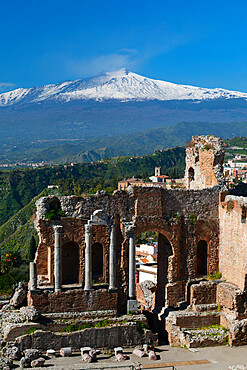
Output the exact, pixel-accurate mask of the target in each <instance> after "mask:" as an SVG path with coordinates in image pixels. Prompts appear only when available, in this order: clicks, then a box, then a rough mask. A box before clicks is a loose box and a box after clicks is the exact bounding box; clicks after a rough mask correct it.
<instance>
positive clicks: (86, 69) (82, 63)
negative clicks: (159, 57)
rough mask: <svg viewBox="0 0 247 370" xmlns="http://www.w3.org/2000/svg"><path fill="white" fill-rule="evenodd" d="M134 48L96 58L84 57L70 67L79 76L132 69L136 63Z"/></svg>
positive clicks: (72, 62)
mask: <svg viewBox="0 0 247 370" xmlns="http://www.w3.org/2000/svg"><path fill="white" fill-rule="evenodd" d="M136 53H137V51H136V50H134V49H122V50H121V51H119V52H117V53H113V54H106V55H100V56H98V57H95V58H91V59H90V58H82V59H80V60H77V61H71V62H70V63H69V66H68V67H69V69H70V71H72V72H73V73H74V74H75V75H77V76H81V77H83V76H93V75H96V74H98V73H101V72H110V71H116V70H118V69H121V68H127V69H131V68H133V66H135V65H136V60H135V58H133V55H134V54H136Z"/></svg>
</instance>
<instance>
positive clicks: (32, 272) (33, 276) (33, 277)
mask: <svg viewBox="0 0 247 370" xmlns="http://www.w3.org/2000/svg"><path fill="white" fill-rule="evenodd" d="M29 276H30V280H29V290H37V269H36V263H35V262H30V263H29Z"/></svg>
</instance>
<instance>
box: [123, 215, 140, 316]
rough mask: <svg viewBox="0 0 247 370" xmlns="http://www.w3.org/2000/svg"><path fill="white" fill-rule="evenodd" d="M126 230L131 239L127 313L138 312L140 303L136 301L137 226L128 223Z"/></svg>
mask: <svg viewBox="0 0 247 370" xmlns="http://www.w3.org/2000/svg"><path fill="white" fill-rule="evenodd" d="M125 230H126V232H127V234H128V238H129V299H128V301H127V312H132V311H137V309H138V302H137V300H136V284H135V272H136V246H135V224H134V223H133V222H128V223H126V224H125Z"/></svg>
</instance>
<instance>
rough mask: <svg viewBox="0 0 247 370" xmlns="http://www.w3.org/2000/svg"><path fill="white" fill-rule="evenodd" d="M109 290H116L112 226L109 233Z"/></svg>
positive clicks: (114, 242)
mask: <svg viewBox="0 0 247 370" xmlns="http://www.w3.org/2000/svg"><path fill="white" fill-rule="evenodd" d="M109 290H116V232H115V225H113V224H112V225H111V231H110V249H109Z"/></svg>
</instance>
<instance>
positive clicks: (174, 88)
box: [0, 69, 247, 106]
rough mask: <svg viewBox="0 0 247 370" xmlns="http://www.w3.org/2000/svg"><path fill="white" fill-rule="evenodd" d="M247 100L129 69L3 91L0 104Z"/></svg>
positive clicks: (234, 93)
mask: <svg viewBox="0 0 247 370" xmlns="http://www.w3.org/2000/svg"><path fill="white" fill-rule="evenodd" d="M220 98H223V99H237V98H240V99H247V93H243V92H238V91H229V90H225V89H220V88H216V89H207V88H201V87H195V86H189V85H179V84H174V83H171V82H166V81H161V80H154V79H151V78H147V77H143V76H140V75H138V74H136V73H133V72H129V71H127V70H125V69H122V70H120V71H116V72H109V73H105V74H102V75H99V76H95V77H91V78H86V79H80V80H75V81H65V82H61V83H57V84H50V85H45V86H40V87H33V88H30V89H23V88H20V89H16V90H13V91H10V92H6V93H3V94H0V106H11V105H14V104H17V103H18V104H20V103H21V104H26V103H39V102H45V101H59V102H73V101H80V100H84V101H85V100H96V101H103V100H118V101H122V102H127V101H152V100H158V101H171V100H197V101H206V100H216V99H220Z"/></svg>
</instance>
